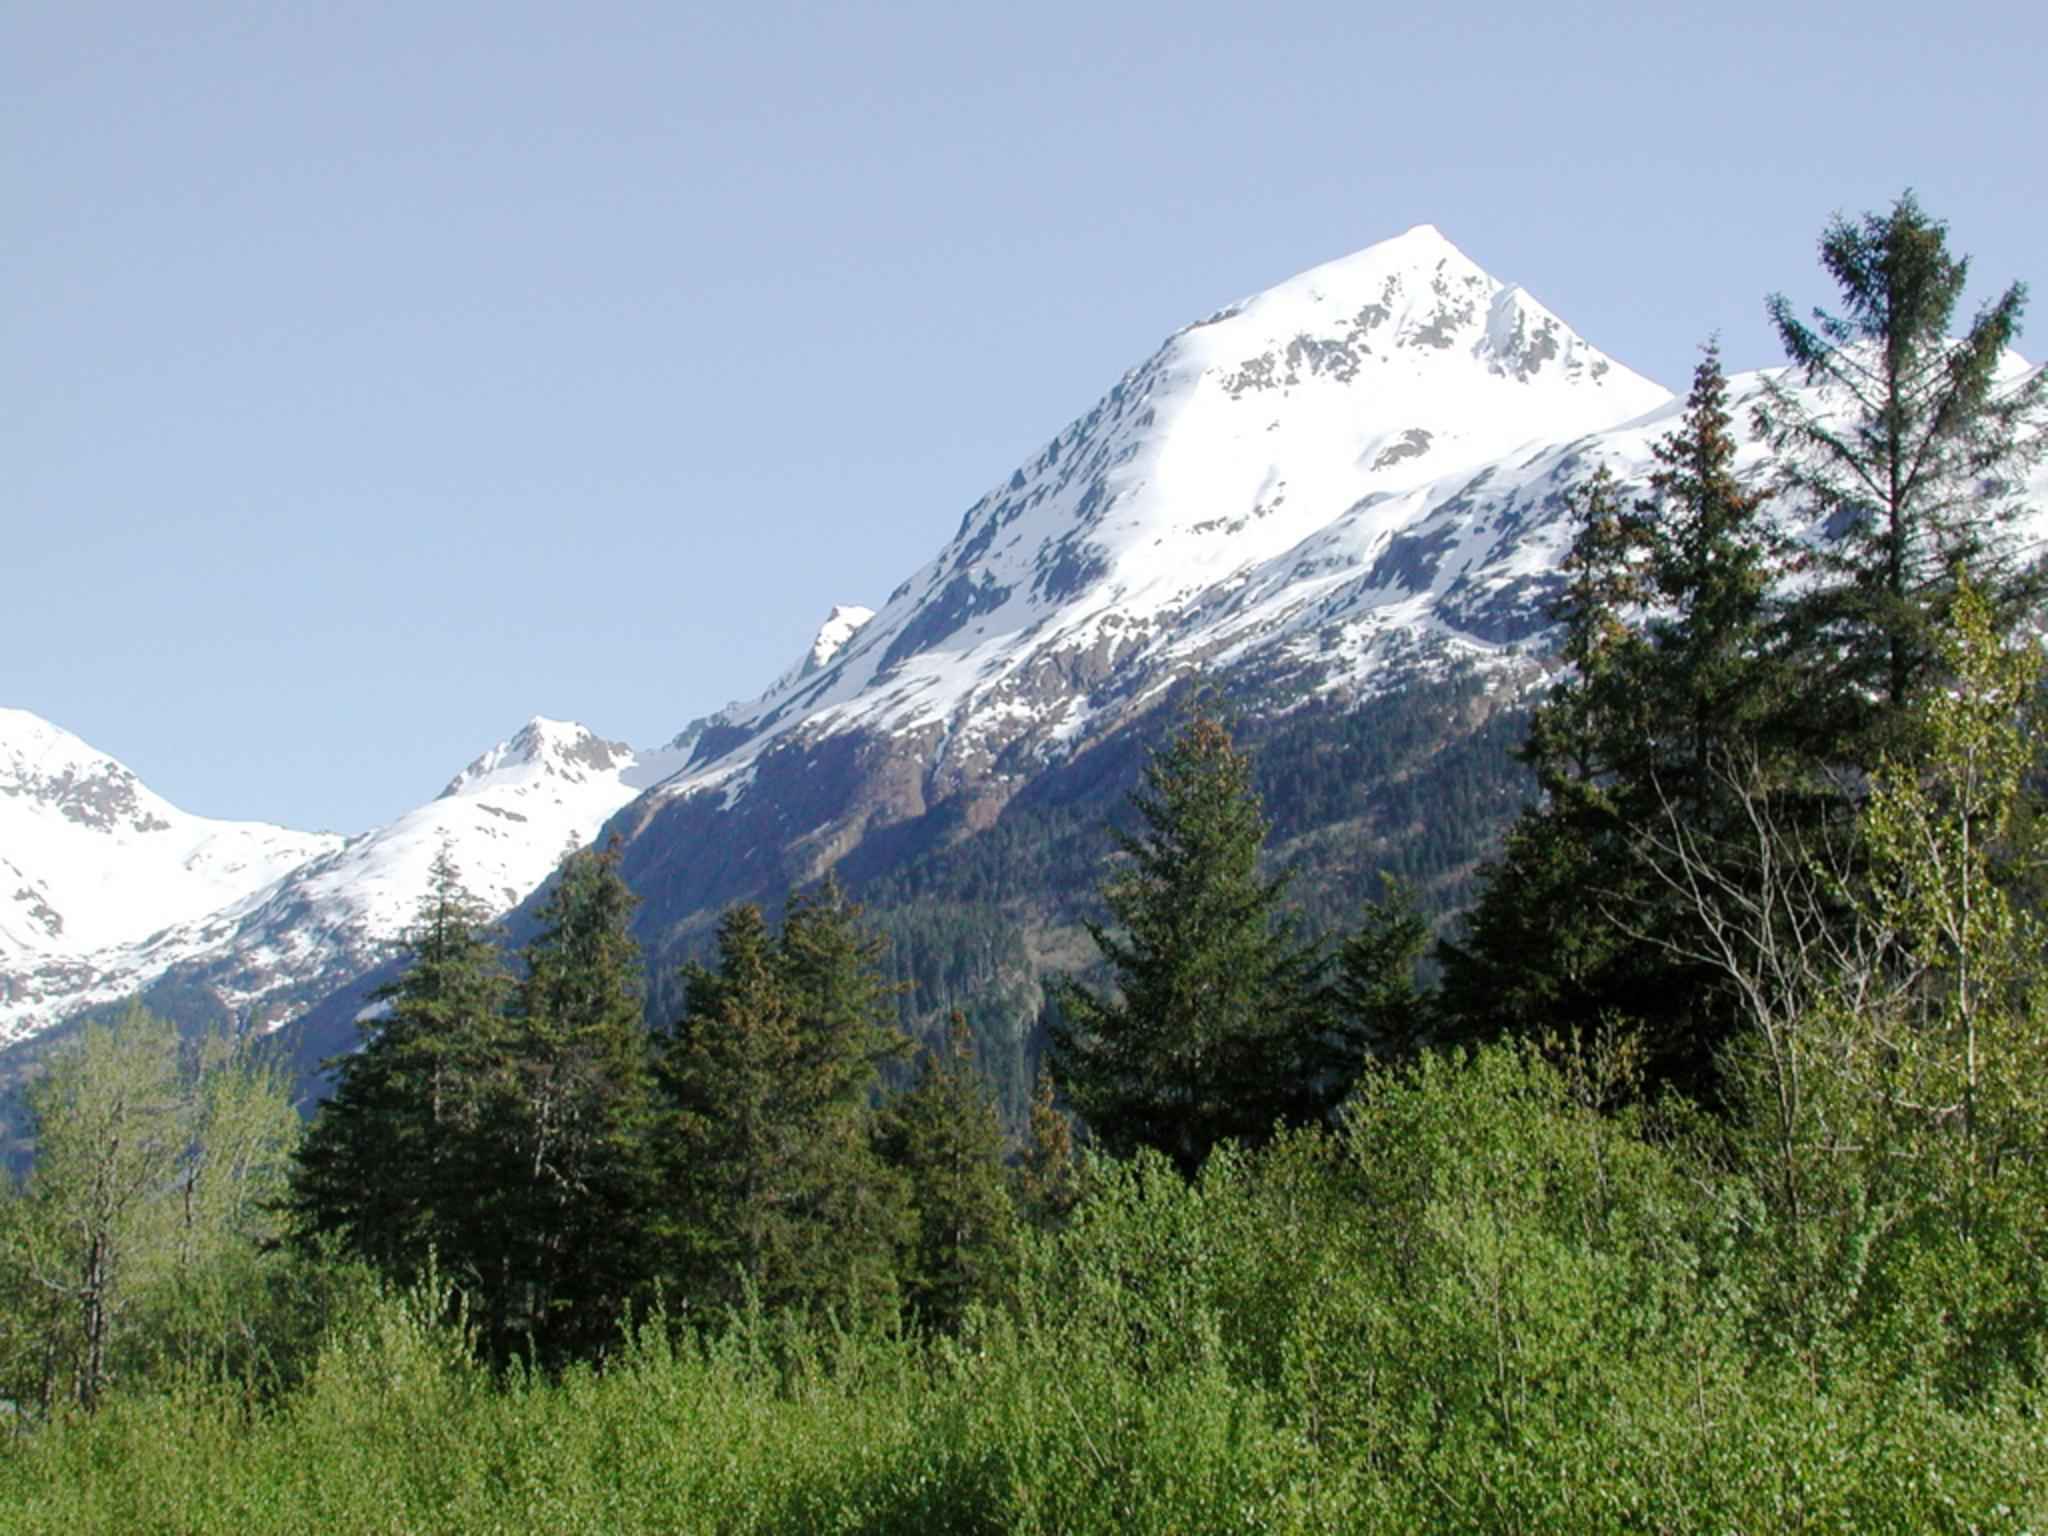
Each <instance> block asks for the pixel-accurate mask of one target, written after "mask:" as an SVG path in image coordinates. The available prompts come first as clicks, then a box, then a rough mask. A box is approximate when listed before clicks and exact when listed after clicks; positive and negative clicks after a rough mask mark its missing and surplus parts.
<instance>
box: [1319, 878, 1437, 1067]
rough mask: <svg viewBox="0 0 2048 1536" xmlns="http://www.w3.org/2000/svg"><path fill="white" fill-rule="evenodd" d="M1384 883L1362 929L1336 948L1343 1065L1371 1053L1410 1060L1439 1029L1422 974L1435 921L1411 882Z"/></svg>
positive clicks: (1335, 995) (1334, 982)
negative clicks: (1422, 909)
mask: <svg viewBox="0 0 2048 1536" xmlns="http://www.w3.org/2000/svg"><path fill="white" fill-rule="evenodd" d="M1385 884H1386V886H1387V890H1386V893H1385V895H1384V896H1383V897H1382V899H1381V900H1379V901H1376V902H1372V903H1369V904H1368V905H1367V907H1366V909H1365V917H1364V920H1363V921H1362V922H1361V923H1360V924H1359V927H1358V929H1357V931H1356V932H1354V933H1353V934H1351V935H1350V937H1348V938H1347V939H1345V941H1344V946H1343V948H1342V949H1340V950H1339V951H1338V952H1337V965H1336V973H1335V975H1334V976H1333V977H1332V978H1331V982H1330V994H1331V1001H1332V1004H1333V1012H1334V1014H1335V1017H1336V1020H1337V1030H1336V1037H1335V1038H1336V1041H1337V1043H1338V1048H1339V1055H1338V1057H1337V1060H1336V1063H1335V1065H1336V1066H1337V1068H1338V1069H1339V1070H1340V1071H1341V1070H1343V1069H1345V1068H1355V1063H1357V1062H1360V1061H1364V1060H1369V1059H1370V1060H1379V1061H1389V1062H1400V1061H1406V1060H1409V1059H1410V1058H1412V1057H1413V1056H1414V1055H1415V1054H1416V1053H1417V1052H1418V1051H1419V1050H1421V1049H1422V1047H1423V1046H1424V1045H1426V1044H1427V1043H1429V1040H1430V1038H1431V1036H1432V1034H1433V1033H1434V1029H1433V1021H1432V1017H1431V1015H1432V1013H1433V1009H1432V1006H1431V999H1430V997H1429V996H1428V994H1427V993H1425V992H1424V991H1423V990H1422V988H1421V987H1420V986H1418V985H1417V983H1416V979H1415V968H1416V965H1417V963H1418V962H1419V961H1420V960H1421V959H1422V956H1423V955H1424V953H1426V952H1427V950H1428V948H1429V924H1427V923H1426V922H1424V921H1423V920H1422V915H1421V914H1420V913H1419V912H1417V911H1416V909H1415V900H1414V896H1413V894H1412V893H1411V892H1410V891H1409V889H1408V887H1407V886H1405V885H1403V884H1402V883H1400V882H1399V881H1396V880H1392V879H1389V880H1387V881H1386V882H1385Z"/></svg>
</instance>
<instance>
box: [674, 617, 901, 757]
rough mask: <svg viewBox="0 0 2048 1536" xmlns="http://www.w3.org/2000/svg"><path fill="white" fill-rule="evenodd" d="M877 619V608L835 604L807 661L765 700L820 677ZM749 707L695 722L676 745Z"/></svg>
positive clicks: (737, 707)
mask: <svg viewBox="0 0 2048 1536" xmlns="http://www.w3.org/2000/svg"><path fill="white" fill-rule="evenodd" d="M874 616H875V610H874V609H872V608H863V607H861V606H860V605H859V604H857V603H838V604H835V605H834V606H833V609H832V611H831V612H830V613H829V614H827V615H826V616H825V622H824V623H823V624H821V625H819V626H818V632H817V634H816V635H815V636H813V637H812V640H811V648H810V649H809V650H808V651H806V652H804V655H803V659H802V660H801V661H799V662H797V664H796V665H795V666H793V667H791V668H790V669H789V670H788V671H786V672H784V673H783V674H782V675H781V676H780V677H778V678H776V679H775V681H774V682H773V683H772V684H770V685H769V688H768V691H767V692H766V693H765V694H763V695H762V699H763V700H770V699H779V698H781V697H783V696H784V695H786V694H787V693H789V692H790V690H791V689H793V688H796V687H797V686H798V685H800V684H801V683H803V682H804V681H805V680H806V679H808V678H812V677H815V676H817V674H818V673H820V672H822V671H824V670H825V669H826V668H827V667H829V666H831V665H832V663H833V662H835V661H837V660H838V659H839V658H840V656H841V655H843V654H844V653H845V650H846V648H847V646H849V645H851V644H852V643H853V640H854V638H855V636H857V635H859V634H860V632H861V631H862V630H863V629H865V628H866V627H867V626H868V624H869V623H870V622H871V621H872V620H873V619H874ZM747 707H748V706H747V705H746V704H745V703H743V702H741V701H737V700H736V701H734V702H733V703H731V704H728V705H726V707H725V708H724V709H723V710H721V711H719V712H718V714H716V715H714V716H712V717H711V718H710V719H709V720H707V721H693V722H691V726H690V728H689V729H688V730H686V731H685V732H684V734H683V735H682V736H678V737H677V738H676V741H675V743H674V745H676V746H682V745H685V744H686V738H689V741H690V742H691V743H694V740H695V738H694V737H692V736H691V732H692V731H695V732H696V733H697V734H698V735H701V734H702V731H703V728H704V727H706V726H715V725H721V724H729V723H730V722H731V721H732V719H733V718H734V717H735V716H736V715H738V714H739V713H742V712H743V711H744V710H745V709H746V708H747Z"/></svg>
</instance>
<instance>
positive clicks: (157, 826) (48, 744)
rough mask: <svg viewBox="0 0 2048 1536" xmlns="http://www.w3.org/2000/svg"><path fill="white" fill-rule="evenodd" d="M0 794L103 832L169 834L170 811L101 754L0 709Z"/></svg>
mask: <svg viewBox="0 0 2048 1536" xmlns="http://www.w3.org/2000/svg"><path fill="white" fill-rule="evenodd" d="M0 794H4V795H7V796H9V797H11V798H15V799H20V800H26V801H29V802H32V803H35V804H37V805H40V806H42V807H45V808H46V809H48V810H50V811H52V812H54V813H55V814H57V815H58V816H61V817H63V818H64V820H66V821H68V822H71V823H73V824H74V825H76V826H79V827H83V828H86V829H88V830H90V831H94V832H104V833H115V834H119V833H143V834H147V833H151V832H165V831H168V830H170V826H171V821H170V818H169V816H167V815H166V812H169V811H170V809H171V808H170V807H169V806H168V805H166V804H165V803H164V802H163V801H161V800H159V799H157V797H156V796H155V795H152V794H151V793H150V792H149V791H148V790H147V789H145V788H143V786H142V781H141V780H139V779H137V778H136V777H135V775H134V774H133V773H131V772H130V771H129V770H128V769H127V768H125V767H123V766H122V765H121V764H120V763H117V762H116V761H114V759H113V758H111V757H108V756H107V755H106V754H105V753H104V752H100V751H97V750H95V749H94V748H92V747H90V746H88V745H87V744H86V743H85V742H83V741H81V740H79V738H78V737H76V736H74V735H72V734H71V732H69V731H67V730H65V729H64V728H63V727H62V726H58V725H52V724H51V723H50V722H49V721H47V720H45V719H43V718H42V717H41V716H40V715H32V714H30V713H29V712H28V711H27V710H25V709H0Z"/></svg>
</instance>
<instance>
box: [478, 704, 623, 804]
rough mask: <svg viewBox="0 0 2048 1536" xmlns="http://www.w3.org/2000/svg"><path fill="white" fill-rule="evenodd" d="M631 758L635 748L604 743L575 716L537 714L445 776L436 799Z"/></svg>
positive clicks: (600, 768)
mask: <svg viewBox="0 0 2048 1536" xmlns="http://www.w3.org/2000/svg"><path fill="white" fill-rule="evenodd" d="M632 760H633V750H632V748H630V747H628V746H627V745H626V744H625V743H624V742H618V741H606V740H604V739H603V738H602V737H600V736H598V735H597V734H596V733H595V732H593V731H592V730H591V729H590V728H589V727H588V726H586V725H581V724H578V723H577V722H576V721H573V720H551V719H549V718H548V717H547V716H546V715H535V716H534V717H533V718H532V719H530V720H528V721H527V722H526V724H524V725H522V726H521V727H520V728H519V729H518V730H517V731H515V732H513V733H512V735H511V736H509V737H507V738H506V739H505V740H503V741H501V742H499V743H498V744H497V745H496V746H495V747H492V748H491V749H490V750H489V751H488V752H485V753H484V754H483V755H482V756H480V757H478V758H477V759H476V760H475V761H474V762H472V763H471V764H470V765H469V766H468V767H467V768H465V769H463V770H462V772H460V773H458V774H457V775H456V776H455V777H454V778H453V779H451V780H449V782H448V787H447V788H446V789H444V790H442V791H441V796H440V797H441V798H442V799H444V800H445V799H448V798H449V797H451V796H455V795H468V794H475V793H476V792H477V791H479V790H481V789H484V788H487V787H489V786H491V785H494V784H497V783H499V782H502V781H504V780H507V779H526V778H530V777H533V776H534V775H536V774H540V775H547V774H563V775H567V776H568V777H571V778H581V777H582V776H584V775H585V774H588V773H606V772H609V771H610V770H612V769H614V768H618V767H623V766H624V765H626V764H628V763H630V762H631V761H632Z"/></svg>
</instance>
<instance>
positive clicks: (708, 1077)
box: [661, 884, 907, 1316]
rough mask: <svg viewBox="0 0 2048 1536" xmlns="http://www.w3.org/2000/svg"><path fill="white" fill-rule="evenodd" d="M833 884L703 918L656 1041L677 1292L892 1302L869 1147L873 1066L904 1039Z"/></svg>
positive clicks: (893, 1216) (888, 1188) (714, 1301)
mask: <svg viewBox="0 0 2048 1536" xmlns="http://www.w3.org/2000/svg"><path fill="white" fill-rule="evenodd" d="M858 918H859V911H858V909H857V908H855V907H853V906H852V905H851V904H849V903H848V902H847V901H846V900H845V898H844V896H843V895H842V894H841V893H840V891H839V890H838V888H837V887H836V886H833V885H829V884H828V885H827V886H826V887H824V888H823V889H822V890H821V891H819V892H817V893H815V894H812V895H810V896H806V897H802V898H799V899H798V900H797V901H795V902H792V904H791V906H790V909H789V912H788V914H787V916H786V917H785V919H784V923H783V926H782V930H781V932H780V933H779V934H771V933H770V931H769V929H768V926H767V924H766V923H765V922H764V921H763V919H762V917H761V913H760V911H759V909H758V908H755V907H751V906H741V907H736V908H734V909H733V910H732V911H730V912H728V913H727V914H726V916H725V918H724V920H723V921H722V922H721V924H720V926H719V947H718V957H717V958H718V964H717V966H716V968H715V969H714V968H709V967H704V966H694V967H692V968H691V969H690V971H689V973H688V976H687V978H686V983H685V992H686V999H687V1001H686V1006H685V1011H684V1014H683V1016H682V1018H681V1019H679V1020H678V1021H677V1022H676V1024H675V1027H674V1029H673V1031H672V1032H671V1033H670V1035H669V1037H668V1039H667V1040H666V1041H665V1042H664V1045H663V1054H662V1063H661V1077H662V1082H663V1085H664V1087H665V1089H666V1092H667V1094H668V1097H669V1101H670V1103H671V1105H672V1106H673V1107H672V1111H671V1115H670V1120H669V1124H668V1125H667V1127H666V1128H665V1149H664V1158H665V1175H666V1189H667V1195H666V1204H667V1206H668V1208H669V1211H670V1215H669V1216H668V1217H667V1218H666V1219H667V1221H668V1223H669V1227H668V1237H667V1241H668V1248H669V1252H670V1253H671V1255H672V1257H671V1261H670V1262H671V1271H672V1275H673V1278H674V1279H675V1281H676V1283H677V1285H678V1286H679V1291H678V1293H677V1294H678V1297H679V1300H680V1301H681V1302H682V1303H683V1304H685V1305H687V1306H689V1307H691V1308H693V1309H704V1310H707V1311H715V1310H717V1309H718V1308H721V1307H730V1306H733V1305H737V1304H739V1303H740V1302H741V1301H742V1299H743V1298H744V1297H745V1296H748V1295H752V1296H754V1297H757V1298H760V1299H762V1300H764V1301H766V1302H767V1303H768V1304H769V1305H772V1306H785V1305H790V1306H812V1305H816V1306H830V1307H835V1308H837V1309H839V1310H840V1311H841V1312H842V1313H851V1314H853V1315H860V1316H868V1315H879V1314H881V1313H883V1312H885V1311H889V1310H893V1308H894V1306H895V1303H896V1276H895V1266H896V1251H897V1248H898V1246H899V1244H900V1243H901V1242H902V1241H903V1239H904V1235H905V1226H906V1220H907V1214H906V1208H905V1192H904V1189H903V1186H902V1181H901V1179H900V1177H899V1175H898V1174H897V1173H896V1172H895V1171H894V1170H892V1169H891V1168H890V1167H888V1166H887V1164H886V1163H885V1162H884V1161H883V1160H882V1159H881V1158H880V1156H879V1155H878V1154H877V1152H876V1150H875V1147H874V1145H873V1126H872V1107H871V1104H872V1097H873V1094H874V1092H875V1088H876V1084H877V1078H878V1068H879V1066H880V1064H881V1063H882V1062H884V1061H886V1060H889V1059H891V1058H893V1057H894V1056H895V1055H897V1054H898V1053H899V1052H900V1051H901V1050H902V1049H903V1046H904V1043H905V1042H904V1041H903V1038H902V1036H901V1034H900V1033H899V1032H898V1031H897V1030H896V1029H895V1028H894V1027H893V1021H892V1019H891V1013H892V1011H893V1007H892V1004H893V999H892V997H891V995H890V988H889V985H888V983H887V982H886V981H885V980H884V979H883V976H882V973H881V969H880V963H881V952H880V949H879V946H878V944H877V943H876V941H874V940H873V939H871V938H870V937H868V936H867V935H866V934H865V933H864V932H863V931H862V929H861V928H860V926H859V922H858Z"/></svg>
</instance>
